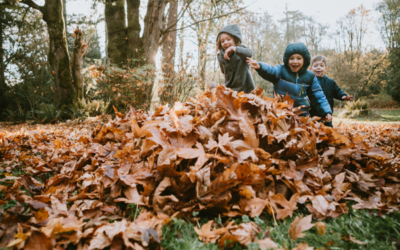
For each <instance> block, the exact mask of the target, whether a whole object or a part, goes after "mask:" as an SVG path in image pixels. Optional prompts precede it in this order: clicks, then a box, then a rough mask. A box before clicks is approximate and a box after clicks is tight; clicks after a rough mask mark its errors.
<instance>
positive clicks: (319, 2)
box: [244, 0, 384, 48]
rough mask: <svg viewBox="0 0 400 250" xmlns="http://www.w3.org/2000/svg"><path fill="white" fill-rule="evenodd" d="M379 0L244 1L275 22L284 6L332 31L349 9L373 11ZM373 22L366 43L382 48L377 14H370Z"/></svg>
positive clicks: (250, 8)
mask: <svg viewBox="0 0 400 250" xmlns="http://www.w3.org/2000/svg"><path fill="white" fill-rule="evenodd" d="M378 2H379V0H286V1H282V0H244V4H245V6H247V5H250V6H249V7H248V9H249V10H251V11H253V12H259V13H263V12H264V11H268V13H269V14H270V15H272V16H274V18H275V20H278V19H281V18H283V17H284V14H283V12H284V11H285V8H286V5H287V6H288V10H289V11H295V10H299V11H300V12H303V14H305V15H306V16H312V17H314V18H316V20H317V21H318V22H320V23H323V24H329V26H330V29H329V31H333V30H334V29H335V27H336V21H337V20H338V19H339V18H341V17H344V16H345V15H346V14H347V13H348V12H349V11H350V10H351V9H353V8H357V7H359V6H361V5H362V4H363V5H364V7H365V8H366V9H369V10H375V5H376V4H377V3H378ZM371 14H372V17H373V18H374V21H373V22H372V25H371V27H370V29H371V34H370V35H369V36H367V39H366V43H367V44H369V45H372V46H375V47H377V48H383V47H384V44H383V41H382V40H381V38H380V34H379V32H378V31H377V28H376V27H375V25H374V24H375V23H376V20H377V18H378V13H377V12H376V11H372V12H371Z"/></svg>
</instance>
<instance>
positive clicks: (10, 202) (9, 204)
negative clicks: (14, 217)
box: [1, 200, 18, 210]
mask: <svg viewBox="0 0 400 250" xmlns="http://www.w3.org/2000/svg"><path fill="white" fill-rule="evenodd" d="M17 205H18V202H17V201H16V200H8V201H7V203H6V204H3V205H1V208H2V209H4V210H7V209H9V208H12V207H16V206H17Z"/></svg>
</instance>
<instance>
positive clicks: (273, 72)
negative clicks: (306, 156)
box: [247, 43, 332, 121]
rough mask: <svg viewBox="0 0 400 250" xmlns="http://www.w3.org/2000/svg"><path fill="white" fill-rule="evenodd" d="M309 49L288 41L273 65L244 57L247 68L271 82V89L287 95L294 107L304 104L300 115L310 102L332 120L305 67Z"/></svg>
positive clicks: (319, 88)
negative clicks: (278, 59)
mask: <svg viewBox="0 0 400 250" xmlns="http://www.w3.org/2000/svg"><path fill="white" fill-rule="evenodd" d="M310 60H311V56H310V52H309V51H308V49H307V47H306V45H305V44H304V43H291V44H289V45H288V46H287V47H286V51H285V54H284V55H283V62H284V64H281V65H278V66H276V67H274V66H272V65H268V64H265V63H261V62H257V61H255V60H253V59H251V58H247V63H248V64H249V65H250V67H251V68H253V69H256V70H257V72H258V74H259V75H260V76H261V77H262V78H264V79H265V80H267V81H270V82H272V83H273V84H274V92H275V93H277V94H280V95H286V93H288V94H289V96H290V98H292V99H293V100H294V107H298V106H302V105H304V106H306V108H303V109H302V111H304V113H303V114H302V115H303V116H306V115H308V110H309V108H310V103H309V102H308V100H307V96H308V98H309V100H310V102H311V105H312V106H313V107H315V109H316V110H317V111H318V113H319V114H321V115H322V117H325V119H326V120H328V121H330V120H332V110H331V108H330V106H329V103H328V101H327V99H326V97H325V95H324V92H323V91H322V89H321V86H320V85H319V83H318V80H317V77H316V76H315V74H314V73H313V72H311V71H310V70H307V68H308V66H310Z"/></svg>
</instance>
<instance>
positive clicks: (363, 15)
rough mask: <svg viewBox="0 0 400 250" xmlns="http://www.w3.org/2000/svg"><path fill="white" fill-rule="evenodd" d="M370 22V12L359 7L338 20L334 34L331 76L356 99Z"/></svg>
mask: <svg viewBox="0 0 400 250" xmlns="http://www.w3.org/2000/svg"><path fill="white" fill-rule="evenodd" d="M371 21H372V18H371V13H370V10H367V9H365V7H364V6H363V5H361V6H360V7H358V8H355V9H352V10H350V11H349V13H348V14H346V16H345V17H342V18H340V19H339V21H338V25H339V29H338V30H337V32H336V34H335V44H336V47H335V52H336V53H335V54H334V59H333V60H331V63H330V68H331V74H332V76H333V79H335V80H336V81H339V82H340V83H342V84H344V85H345V86H346V88H345V89H346V90H347V91H348V92H349V93H350V94H351V95H354V96H356V97H357V92H358V90H360V88H361V86H362V80H361V79H362V75H363V69H362V65H363V60H364V57H363V53H364V42H365V37H366V35H367V34H368V33H369V32H370V30H369V27H370V23H371Z"/></svg>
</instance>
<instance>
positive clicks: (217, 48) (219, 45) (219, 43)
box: [216, 32, 241, 53]
mask: <svg viewBox="0 0 400 250" xmlns="http://www.w3.org/2000/svg"><path fill="white" fill-rule="evenodd" d="M222 34H227V35H229V36H230V37H232V38H233V40H234V41H235V46H239V45H240V44H241V42H240V40H239V38H237V37H236V36H233V35H231V34H229V33H225V32H223V33H220V34H219V35H218V37H217V42H216V53H218V51H220V50H221V49H222V44H221V35H222Z"/></svg>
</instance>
